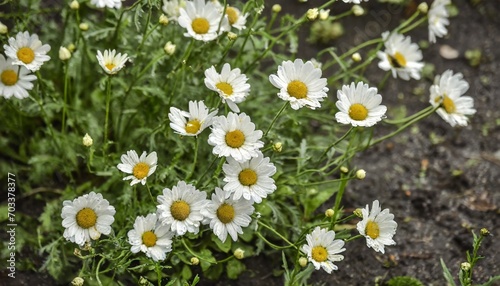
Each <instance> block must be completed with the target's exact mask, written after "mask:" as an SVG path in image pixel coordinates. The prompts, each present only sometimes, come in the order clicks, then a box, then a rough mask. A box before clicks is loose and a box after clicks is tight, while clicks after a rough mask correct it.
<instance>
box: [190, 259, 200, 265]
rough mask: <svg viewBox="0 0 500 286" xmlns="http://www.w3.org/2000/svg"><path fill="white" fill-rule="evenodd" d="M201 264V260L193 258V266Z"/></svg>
mask: <svg viewBox="0 0 500 286" xmlns="http://www.w3.org/2000/svg"><path fill="white" fill-rule="evenodd" d="M198 264H200V260H199V259H198V257H191V265H198Z"/></svg>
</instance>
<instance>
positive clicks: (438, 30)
mask: <svg viewBox="0 0 500 286" xmlns="http://www.w3.org/2000/svg"><path fill="white" fill-rule="evenodd" d="M449 4H451V1H450V0H434V1H433V2H432V4H431V9H430V10H429V13H428V14H427V17H428V19H429V42H431V43H435V42H436V37H440V38H442V37H444V36H446V34H448V30H447V29H446V26H447V25H449V24H450V21H449V20H448V11H447V10H446V5H449Z"/></svg>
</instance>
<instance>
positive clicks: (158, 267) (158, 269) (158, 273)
mask: <svg viewBox="0 0 500 286" xmlns="http://www.w3.org/2000/svg"><path fill="white" fill-rule="evenodd" d="M155 269H156V276H158V286H161V270H160V263H158V262H155Z"/></svg>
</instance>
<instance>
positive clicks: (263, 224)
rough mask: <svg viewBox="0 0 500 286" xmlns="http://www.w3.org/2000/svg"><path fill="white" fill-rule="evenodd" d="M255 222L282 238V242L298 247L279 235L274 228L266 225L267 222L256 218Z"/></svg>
mask: <svg viewBox="0 0 500 286" xmlns="http://www.w3.org/2000/svg"><path fill="white" fill-rule="evenodd" d="M257 223H258V224H259V225H260V226H262V227H264V228H267V229H268V230H270V231H271V232H273V233H274V234H276V235H277V236H278V237H279V238H281V239H283V241H284V242H286V243H288V244H289V245H290V246H292V247H293V248H295V249H298V247H297V246H296V245H295V244H293V243H291V242H290V241H289V240H288V239H286V238H285V237H284V236H283V235H281V234H280V233H279V232H277V231H276V230H275V229H274V228H272V227H270V226H268V225H267V224H265V223H263V222H262V221H260V220H258V221H257Z"/></svg>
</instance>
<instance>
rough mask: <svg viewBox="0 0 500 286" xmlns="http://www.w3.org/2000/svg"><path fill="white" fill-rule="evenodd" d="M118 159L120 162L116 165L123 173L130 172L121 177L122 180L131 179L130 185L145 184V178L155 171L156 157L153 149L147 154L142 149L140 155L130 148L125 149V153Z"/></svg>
mask: <svg viewBox="0 0 500 286" xmlns="http://www.w3.org/2000/svg"><path fill="white" fill-rule="evenodd" d="M120 159H121V161H122V162H121V163H120V164H118V165H117V166H116V167H117V168H118V170H120V171H122V172H124V173H127V174H132V175H130V176H127V177H125V178H123V180H130V179H132V182H130V185H131V186H133V185H135V184H137V183H141V184H143V185H145V184H146V179H147V178H148V177H149V176H151V175H152V174H153V173H154V172H155V171H156V163H157V161H158V157H157V156H156V152H154V151H153V152H151V153H150V154H149V155H147V156H146V151H144V152H142V155H141V157H139V156H138V155H137V152H135V150H130V151H127V154H126V155H125V154H123V155H122V156H121V158H120Z"/></svg>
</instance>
